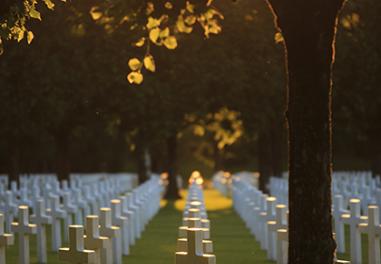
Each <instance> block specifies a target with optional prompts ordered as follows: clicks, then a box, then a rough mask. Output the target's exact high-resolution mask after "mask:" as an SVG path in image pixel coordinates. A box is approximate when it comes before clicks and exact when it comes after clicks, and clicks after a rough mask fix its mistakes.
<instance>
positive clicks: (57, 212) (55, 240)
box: [50, 196, 67, 252]
mask: <svg viewBox="0 0 381 264" xmlns="http://www.w3.org/2000/svg"><path fill="white" fill-rule="evenodd" d="M50 205H51V209H50V216H51V217H52V250H53V251H54V252H57V251H58V249H59V248H60V247H61V245H62V239H61V219H65V217H67V213H66V211H64V210H62V209H61V207H60V198H59V197H58V196H51V197H50ZM64 231H66V232H67V230H64Z"/></svg>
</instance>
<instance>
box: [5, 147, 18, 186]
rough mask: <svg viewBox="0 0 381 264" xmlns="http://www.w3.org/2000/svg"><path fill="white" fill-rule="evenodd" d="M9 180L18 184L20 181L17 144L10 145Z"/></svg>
mask: <svg viewBox="0 0 381 264" xmlns="http://www.w3.org/2000/svg"><path fill="white" fill-rule="evenodd" d="M8 173H9V180H10V181H16V182H19V179H20V150H19V147H18V144H17V143H16V144H14V145H11V151H10V155H9V169H8Z"/></svg>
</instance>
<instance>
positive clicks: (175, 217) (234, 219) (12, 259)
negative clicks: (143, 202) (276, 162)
mask: <svg viewBox="0 0 381 264" xmlns="http://www.w3.org/2000/svg"><path fill="white" fill-rule="evenodd" d="M182 194H183V197H186V192H183V193H182ZM205 203H206V207H207V209H208V214H209V219H210V221H211V238H212V240H213V243H214V252H215V254H216V256H217V263H218V264H232V263H234V264H271V263H275V262H272V261H269V260H267V257H266V252H264V251H262V250H261V249H260V247H259V243H257V242H256V240H255V238H254V237H253V236H252V235H250V233H249V231H248V229H247V228H246V227H245V225H244V223H243V221H242V220H241V219H240V218H239V216H238V215H237V214H236V213H235V212H234V211H233V209H232V207H231V200H230V199H227V198H225V197H223V196H222V195H220V194H219V193H218V192H217V191H216V190H206V191H205ZM184 204H185V202H184V200H179V201H177V202H176V203H166V202H163V208H162V209H161V210H160V212H159V213H158V215H156V216H155V218H154V219H153V220H151V222H150V223H149V224H148V226H147V229H146V230H145V232H144V233H143V236H142V238H141V239H140V240H138V241H137V243H136V245H135V246H133V247H132V248H131V254H130V256H128V257H124V258H123V263H128V264H173V263H174V253H175V250H176V239H177V228H178V227H179V226H180V225H181V214H182V210H183V208H184ZM345 233H346V249H347V252H348V253H347V254H340V255H339V259H343V260H349V259H350V257H349V227H348V226H347V227H346V229H345ZM16 239H17V238H16ZM362 239H363V244H362V245H363V252H362V253H363V260H364V262H363V263H368V260H367V259H368V254H367V253H368V252H367V237H366V236H365V235H363V237H362ZM16 241H17V240H16ZM48 245H50V230H48ZM30 246H31V263H38V262H37V252H36V240H35V237H32V238H31V243H30ZM6 253H7V263H8V264H9V263H11V264H14V263H18V261H17V256H18V250H17V245H15V246H12V247H9V248H7V250H6ZM48 263H49V264H50V263H51V264H58V263H64V262H61V261H59V260H58V255H57V254H56V253H54V252H48Z"/></svg>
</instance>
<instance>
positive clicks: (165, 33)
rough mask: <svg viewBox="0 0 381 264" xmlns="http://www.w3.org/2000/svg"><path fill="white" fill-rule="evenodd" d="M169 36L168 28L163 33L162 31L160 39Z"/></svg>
mask: <svg viewBox="0 0 381 264" xmlns="http://www.w3.org/2000/svg"><path fill="white" fill-rule="evenodd" d="M168 36H169V28H168V27H166V28H165V29H163V30H162V31H160V37H161V38H166V37H168Z"/></svg>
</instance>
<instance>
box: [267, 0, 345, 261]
mask: <svg viewBox="0 0 381 264" xmlns="http://www.w3.org/2000/svg"><path fill="white" fill-rule="evenodd" d="M269 2H270V4H271V7H272V10H273V11H274V14H275V16H276V19H277V25H278V27H279V28H280V30H281V32H282V34H283V37H284V40H285V49H286V59H287V70H288V110H287V113H286V116H287V122H288V128H289V174H290V178H289V184H290V187H289V208H290V215H289V259H288V263H289V264H301V263H303V264H315V263H316V264H331V263H333V260H334V254H335V247H336V245H335V241H334V239H333V236H332V225H331V223H332V222H331V221H332V215H331V170H332V139H331V138H332V112H331V104H332V78H331V77H332V76H331V75H332V64H333V58H334V48H333V47H334V41H335V34H336V25H337V17H338V13H339V11H340V9H341V7H342V5H343V0H310V1H305V0H290V1H284V0H269Z"/></svg>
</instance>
